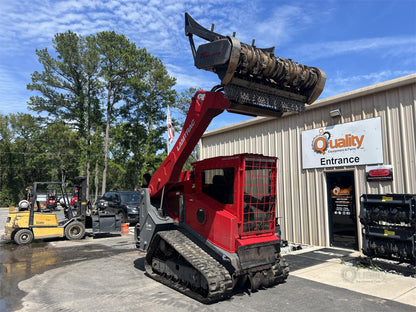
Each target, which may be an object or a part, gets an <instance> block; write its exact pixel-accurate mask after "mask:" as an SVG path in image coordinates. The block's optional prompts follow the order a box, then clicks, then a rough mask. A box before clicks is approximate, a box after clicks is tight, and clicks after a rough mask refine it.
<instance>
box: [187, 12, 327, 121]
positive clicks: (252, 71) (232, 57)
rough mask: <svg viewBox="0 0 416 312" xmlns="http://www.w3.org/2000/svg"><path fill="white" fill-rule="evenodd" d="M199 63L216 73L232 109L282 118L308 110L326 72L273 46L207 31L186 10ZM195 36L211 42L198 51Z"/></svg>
mask: <svg viewBox="0 0 416 312" xmlns="http://www.w3.org/2000/svg"><path fill="white" fill-rule="evenodd" d="M185 34H186V35H187V36H188V37H189V42H190V45H191V49H192V54H193V57H194V61H195V66H196V67H197V68H199V69H204V70H208V71H212V72H214V73H216V74H217V75H218V77H219V78H220V79H221V87H223V88H224V92H225V95H226V96H227V98H228V99H229V100H230V102H231V105H230V108H229V109H228V110H229V111H232V112H236V113H241V114H245V115H254V116H281V115H282V114H283V113H284V112H299V113H302V112H303V111H304V110H305V104H312V103H313V102H314V101H315V100H316V99H317V98H318V97H319V95H320V94H321V93H322V90H323V88H324V86H325V82H326V74H325V72H323V71H322V70H320V69H319V68H316V67H309V66H305V65H301V64H298V63H296V62H293V61H292V60H290V59H284V58H281V57H276V56H274V47H272V48H268V49H259V48H256V47H255V46H254V45H248V44H245V43H242V42H240V41H239V40H238V39H237V38H235V37H234V35H233V36H232V37H230V36H223V35H220V34H217V33H215V32H213V31H212V30H208V29H205V28H204V27H202V26H201V25H199V24H198V23H197V22H196V21H195V20H194V19H192V17H191V16H190V15H189V14H188V13H185ZM193 35H196V36H198V37H200V38H202V39H205V40H207V41H209V42H208V43H205V44H201V45H200V46H199V47H198V49H195V44H194V41H193Z"/></svg>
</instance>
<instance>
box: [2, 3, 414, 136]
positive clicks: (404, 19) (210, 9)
mask: <svg viewBox="0 0 416 312" xmlns="http://www.w3.org/2000/svg"><path fill="white" fill-rule="evenodd" d="M0 12H1V13H2V17H1V19H0V113H2V114H9V113H16V112H24V113H33V112H31V111H29V110H28V109H27V101H28V99H29V97H30V96H31V95H34V93H33V92H31V91H28V90H26V85H27V84H28V83H29V82H30V74H31V73H32V72H34V71H35V70H38V71H41V70H42V67H41V66H40V64H39V62H38V61H37V57H36V54H35V49H42V48H45V47H47V48H48V49H49V50H52V41H51V40H52V38H53V36H54V35H55V34H56V33H60V32H65V31H67V30H71V31H73V32H76V33H78V34H81V35H89V34H93V33H97V32H100V31H104V30H114V31H116V32H117V33H120V34H124V35H126V36H127V38H129V39H130V40H131V41H133V42H135V43H136V44H137V46H139V47H144V48H146V49H147V50H148V51H149V52H150V53H152V54H153V55H154V56H156V57H158V58H160V59H161V60H162V61H163V63H164V64H165V66H166V68H167V69H168V70H169V73H170V74H171V76H173V77H176V78H177V85H176V89H177V90H178V91H182V90H184V89H188V88H189V87H195V88H199V87H201V88H203V89H204V90H207V91H209V90H210V89H211V88H212V87H213V86H215V85H216V84H218V83H219V79H218V78H217V76H216V75H215V74H213V73H209V72H205V71H202V70H198V69H197V68H195V67H194V65H193V58H192V55H191V50H190V48H189V43H188V40H187V37H186V36H185V35H184V13H185V12H188V13H190V14H191V16H192V17H193V18H194V19H195V20H196V21H198V22H199V23H200V24H202V25H203V26H205V27H207V28H210V27H211V24H212V23H214V24H215V31H216V32H218V33H221V34H223V35H232V33H233V32H236V37H237V38H238V39H239V40H240V41H241V42H245V43H248V44H251V42H252V40H253V39H255V40H256V46H257V47H270V46H275V47H276V50H275V54H276V55H277V56H281V57H284V58H291V59H293V60H294V61H296V62H299V63H301V64H305V65H309V66H315V67H319V68H320V69H322V70H324V71H325V72H326V74H327V83H326V86H325V89H324V92H323V93H322V95H321V97H320V98H325V97H329V96H333V95H336V94H340V93H344V92H348V91H352V90H355V89H358V88H362V87H366V86H369V85H372V84H376V83H379V82H383V81H387V80H390V79H394V78H398V77H402V76H406V75H409V74H412V73H416V1H415V0H395V1H392V0H262V1H247V0H230V1H223V0H203V1H201V0H189V1H180V0H166V1H163V0H157V1H153V0H150V1H149V0H144V1H142V0H125V1H122V0H107V1H104V0H63V1H61V0H15V1H10V0H0ZM247 118H249V117H245V116H240V115H227V114H223V115H221V116H219V117H217V118H216V119H215V120H214V122H213V123H212V124H211V126H210V127H209V129H214V128H218V127H222V126H226V125H228V124H230V120H232V121H231V122H234V121H235V122H237V121H242V120H245V119H247Z"/></svg>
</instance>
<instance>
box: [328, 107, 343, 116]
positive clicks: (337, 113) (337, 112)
mask: <svg viewBox="0 0 416 312" xmlns="http://www.w3.org/2000/svg"><path fill="white" fill-rule="evenodd" d="M329 116H331V117H332V118H335V117H341V109H340V108H336V109H333V110H331V111H329Z"/></svg>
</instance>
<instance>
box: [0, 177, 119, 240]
mask: <svg viewBox="0 0 416 312" xmlns="http://www.w3.org/2000/svg"><path fill="white" fill-rule="evenodd" d="M42 185H47V186H49V187H50V186H56V188H57V189H59V191H60V193H61V196H59V204H60V206H61V207H62V208H63V211H62V210H59V211H56V212H55V211H52V212H51V211H49V210H46V211H45V210H44V209H43V205H41V203H40V202H39V201H38V200H37V199H38V194H37V193H38V189H39V188H40V187H41V186H42ZM76 187H77V188H78V190H79V191H78V196H79V198H78V204H77V207H76V209H75V208H74V206H73V205H70V204H69V200H68V195H67V193H66V191H65V186H64V184H63V183H61V182H34V183H33V188H32V189H31V192H32V194H31V196H30V198H31V201H30V203H29V204H27V201H26V203H25V201H21V202H20V203H19V209H18V210H17V211H16V210H15V208H13V207H11V208H10V210H9V215H8V217H7V221H6V227H5V236H4V238H5V239H6V240H14V241H15V243H16V244H18V245H26V244H30V243H31V242H32V241H33V239H43V238H56V237H66V238H67V239H69V240H78V239H82V238H83V237H84V235H85V225H86V220H87V218H88V219H92V224H93V225H94V226H93V233H96V232H100V233H103V232H121V221H120V216H118V215H109V214H105V215H104V214H101V213H96V214H95V215H94V216H92V215H91V214H92V213H93V212H92V209H91V204H90V202H89V201H87V200H86V198H87V196H86V178H85V177H79V178H78V185H77V186H76Z"/></svg>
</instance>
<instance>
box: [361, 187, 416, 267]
mask: <svg viewBox="0 0 416 312" xmlns="http://www.w3.org/2000/svg"><path fill="white" fill-rule="evenodd" d="M360 221H361V224H362V225H363V235H362V239H363V242H362V251H363V253H364V255H366V256H368V257H370V258H383V259H389V260H396V261H400V262H407V263H411V264H412V265H413V266H414V265H416V252H415V247H416V244H415V241H416V195H411V194H386V195H376V194H363V195H362V196H361V211H360Z"/></svg>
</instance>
